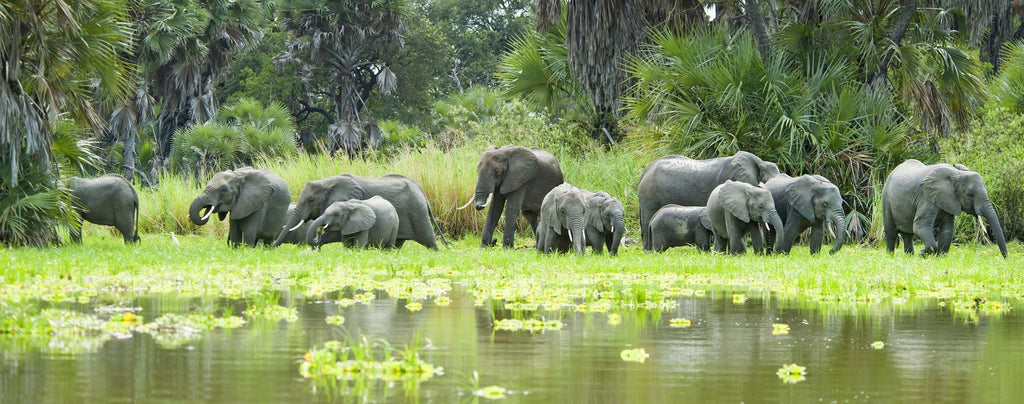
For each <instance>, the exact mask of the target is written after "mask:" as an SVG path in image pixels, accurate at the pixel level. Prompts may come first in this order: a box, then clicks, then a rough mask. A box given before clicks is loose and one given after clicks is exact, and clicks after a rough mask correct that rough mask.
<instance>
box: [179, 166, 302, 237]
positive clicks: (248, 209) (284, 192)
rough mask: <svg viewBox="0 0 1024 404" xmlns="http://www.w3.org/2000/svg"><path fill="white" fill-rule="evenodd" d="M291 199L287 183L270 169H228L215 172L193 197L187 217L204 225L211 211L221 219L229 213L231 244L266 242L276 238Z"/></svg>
mask: <svg viewBox="0 0 1024 404" xmlns="http://www.w3.org/2000/svg"><path fill="white" fill-rule="evenodd" d="M291 199H292V197H291V193H290V192H289V191H288V184H287V183H285V181H284V179H282V178H281V177H280V176H278V175H277V174H275V173H274V172H272V171H270V170H267V169H265V168H264V169H260V170H255V169H252V168H250V167H245V168H240V169H238V170H226V171H221V172H219V173H217V174H214V175H213V178H210V182H208V183H207V184H206V189H205V190H203V192H202V193H201V194H199V195H198V196H196V198H195V199H193V200H192V206H191V207H190V208H189V211H188V217H189V219H190V220H191V221H192V223H195V224H197V225H199V226H202V225H204V224H206V222H207V221H208V220H209V216H208V215H209V214H210V213H217V217H218V218H219V219H220V220H224V217H225V216H228V214H230V215H231V217H230V219H229V220H230V222H229V223H228V244H231V245H232V246H238V245H239V244H241V243H245V244H246V245H250V246H255V245H256V242H257V241H262V242H263V243H265V244H266V243H270V242H271V241H273V240H274V236H276V235H277V232H278V230H280V229H281V225H282V224H283V223H284V217H285V213H286V212H287V211H288V204H289V203H290V202H291ZM211 210H212V212H211Z"/></svg>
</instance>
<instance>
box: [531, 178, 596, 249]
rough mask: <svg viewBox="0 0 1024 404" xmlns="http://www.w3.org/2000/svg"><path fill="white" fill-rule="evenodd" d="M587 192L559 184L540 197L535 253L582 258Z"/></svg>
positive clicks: (584, 240)
mask: <svg viewBox="0 0 1024 404" xmlns="http://www.w3.org/2000/svg"><path fill="white" fill-rule="evenodd" d="M589 196H590V192H587V191H584V190H582V189H579V188H576V187H574V186H572V185H569V184H562V185H559V186H557V187H555V188H554V189H552V190H551V191H550V192H548V194H547V195H545V196H544V201H543V203H542V204H541V207H540V223H539V224H538V225H537V228H538V230H537V251H540V252H542V253H549V252H556V251H557V252H563V253H564V252H569V250H570V249H572V250H573V251H576V253H577V254H579V255H583V249H584V246H585V245H586V236H585V234H586V233H584V226H585V224H586V220H585V219H584V215H585V214H586V211H587V197H589Z"/></svg>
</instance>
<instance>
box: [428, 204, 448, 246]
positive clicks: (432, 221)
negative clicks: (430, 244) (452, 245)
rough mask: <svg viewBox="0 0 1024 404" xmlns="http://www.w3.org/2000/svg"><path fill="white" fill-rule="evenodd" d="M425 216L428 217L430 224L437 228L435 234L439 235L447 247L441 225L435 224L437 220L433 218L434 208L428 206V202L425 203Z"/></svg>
mask: <svg viewBox="0 0 1024 404" xmlns="http://www.w3.org/2000/svg"><path fill="white" fill-rule="evenodd" d="M427 216H429V217H430V224H431V225H432V226H434V227H435V228H437V235H438V236H440V237H441V242H442V243H444V246H445V247H448V246H449V243H448V240H447V239H445V238H444V232H442V231H441V226H439V225H438V224H437V220H434V210H433V209H431V208H430V204H429V203H427Z"/></svg>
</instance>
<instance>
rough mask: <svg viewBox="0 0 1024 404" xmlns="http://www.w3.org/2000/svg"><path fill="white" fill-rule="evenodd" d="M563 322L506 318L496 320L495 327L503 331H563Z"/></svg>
mask: <svg viewBox="0 0 1024 404" xmlns="http://www.w3.org/2000/svg"><path fill="white" fill-rule="evenodd" d="M562 325H563V324H562V322H561V321H558V320H547V321H543V320H537V319H528V320H517V319H504V320H497V321H495V322H494V329H496V330H502V331H529V332H531V333H533V332H538V331H540V332H544V331H561V330H562Z"/></svg>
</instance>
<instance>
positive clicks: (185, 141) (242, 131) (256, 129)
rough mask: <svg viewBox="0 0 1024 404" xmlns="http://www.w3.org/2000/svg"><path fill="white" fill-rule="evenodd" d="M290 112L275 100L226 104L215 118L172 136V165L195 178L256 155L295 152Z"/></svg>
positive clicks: (282, 155)
mask: <svg viewBox="0 0 1024 404" xmlns="http://www.w3.org/2000/svg"><path fill="white" fill-rule="evenodd" d="M294 131H295V129H294V123H293V121H292V116H291V114H289V113H288V111H287V110H286V109H285V108H284V107H283V106H282V105H281V104H278V103H271V104H270V105H267V106H266V107H264V106H263V105H261V104H260V103H259V102H258V101H256V100H253V99H247V98H246V99H241V100H239V101H238V102H236V103H235V104H233V105H229V106H225V107H224V108H223V109H222V110H221V111H220V113H219V114H218V115H217V118H216V119H215V120H213V121H209V122H207V123H204V124H202V125H197V126H193V127H191V128H188V129H185V130H182V131H179V133H178V134H176V135H175V136H174V149H173V150H172V152H171V167H172V168H173V169H175V170H177V171H179V172H185V173H191V174H193V175H195V176H196V178H206V177H207V176H208V175H210V174H212V173H214V172H217V171H221V170H225V169H228V168H231V167H238V166H244V165H251V164H252V163H253V159H254V158H255V157H256V156H267V157H268V158H271V159H278V158H285V157H288V156H292V155H294V154H295V153H296V145H295V138H294Z"/></svg>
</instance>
